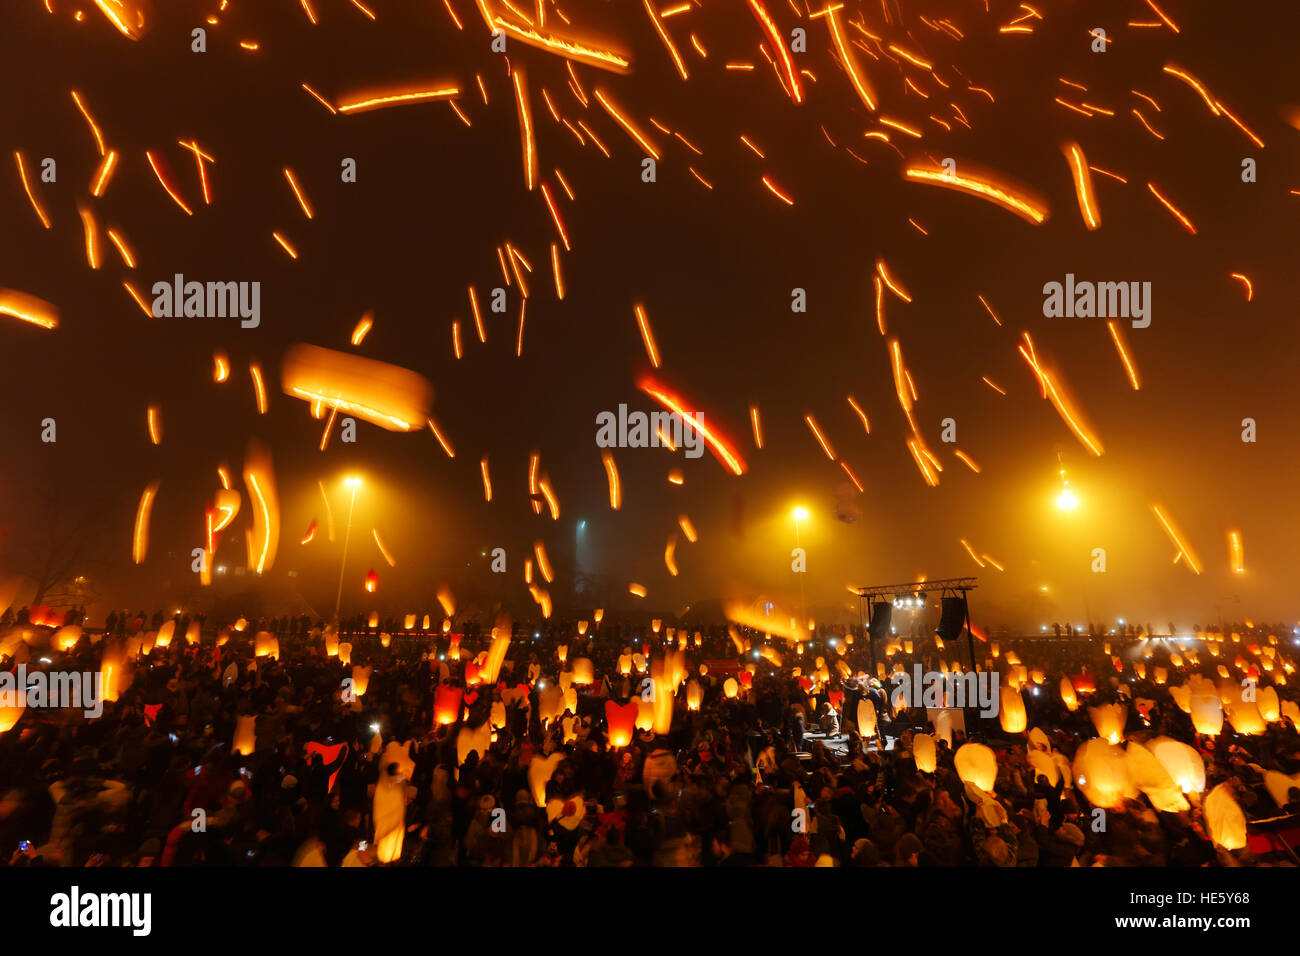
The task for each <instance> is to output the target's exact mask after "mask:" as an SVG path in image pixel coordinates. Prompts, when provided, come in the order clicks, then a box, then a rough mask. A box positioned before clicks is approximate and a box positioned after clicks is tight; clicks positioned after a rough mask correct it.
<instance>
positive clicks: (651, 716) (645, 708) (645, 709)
mask: <svg viewBox="0 0 1300 956" xmlns="http://www.w3.org/2000/svg"><path fill="white" fill-rule="evenodd" d="M636 729H637V730H643V731H645V732H647V733H649V732H651V731H653V730H654V729H655V707H654V704H652V703H651V702H650V701H648V700H645V699H644V698H642V697H637V698H636Z"/></svg>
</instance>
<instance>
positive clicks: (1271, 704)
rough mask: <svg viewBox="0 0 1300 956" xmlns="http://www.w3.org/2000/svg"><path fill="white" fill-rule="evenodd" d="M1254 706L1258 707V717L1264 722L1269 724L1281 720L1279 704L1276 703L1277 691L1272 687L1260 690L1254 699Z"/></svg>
mask: <svg viewBox="0 0 1300 956" xmlns="http://www.w3.org/2000/svg"><path fill="white" fill-rule="evenodd" d="M1255 704H1256V706H1258V707H1259V716H1260V717H1262V718H1264V720H1267V721H1270V722H1271V721H1274V720H1280V719H1281V717H1282V710H1281V704H1280V703H1279V701H1278V697H1277V691H1275V690H1274V689H1273V688H1272V687H1264V688H1261V689H1260V691H1259V694H1258V696H1257V697H1256V699H1255Z"/></svg>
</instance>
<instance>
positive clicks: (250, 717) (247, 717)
mask: <svg viewBox="0 0 1300 956" xmlns="http://www.w3.org/2000/svg"><path fill="white" fill-rule="evenodd" d="M256 721H257V717H256V715H254V714H240V715H239V719H238V721H237V722H236V724H235V739H234V740H233V741H232V743H231V745H230V749H231V750H232V751H233V752H234V753H237V754H242V755H243V756H245V757H247V756H249V755H250V754H252V752H253V751H254V750H255V749H256V747H257V732H256V729H255V725H256Z"/></svg>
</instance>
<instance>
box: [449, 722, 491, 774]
mask: <svg viewBox="0 0 1300 956" xmlns="http://www.w3.org/2000/svg"><path fill="white" fill-rule="evenodd" d="M491 743H492V726H491V724H490V723H488V722H487V721H484V722H483V723H481V724H479V725H478V726H477V727H474V728H472V729H471V728H469V727H465V726H462V727H461V728H460V732H459V733H457V734H456V763H457V765H459V766H464V765H465V761H466V760H468V759H469V755H470V754H472V753H477V754H478V758H479V760H482V759H483V758H484V757H486V756H487V752H488V747H489V746H490V745H491Z"/></svg>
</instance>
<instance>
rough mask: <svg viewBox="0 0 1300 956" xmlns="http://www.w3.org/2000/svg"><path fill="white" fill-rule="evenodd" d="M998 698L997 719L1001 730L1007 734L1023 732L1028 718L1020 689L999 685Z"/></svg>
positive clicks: (1027, 723) (1027, 724)
mask: <svg viewBox="0 0 1300 956" xmlns="http://www.w3.org/2000/svg"><path fill="white" fill-rule="evenodd" d="M998 699H999V707H998V721H999V722H1000V723H1001V724H1002V729H1003V731H1005V732H1006V733H1008V734H1019V733H1023V732H1024V730H1025V728H1026V727H1027V726H1029V718H1028V716H1027V715H1026V714H1025V699H1024V697H1022V696H1021V695H1020V691H1018V690H1014V689H1012V688H1010V687H1001V688H999V689H998Z"/></svg>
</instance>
